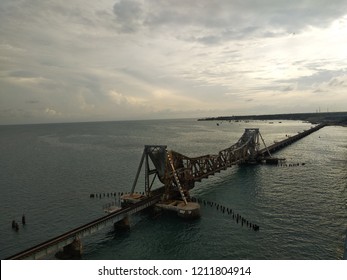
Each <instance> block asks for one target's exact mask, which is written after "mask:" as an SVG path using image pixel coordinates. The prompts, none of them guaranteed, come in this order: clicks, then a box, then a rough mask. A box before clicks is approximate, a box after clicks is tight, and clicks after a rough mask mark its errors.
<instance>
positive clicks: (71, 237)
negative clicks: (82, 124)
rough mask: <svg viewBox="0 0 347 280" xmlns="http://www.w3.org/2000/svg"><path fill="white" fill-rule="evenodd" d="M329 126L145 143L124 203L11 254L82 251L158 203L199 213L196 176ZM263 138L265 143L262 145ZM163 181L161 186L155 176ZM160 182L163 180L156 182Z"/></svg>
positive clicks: (253, 159)
mask: <svg viewBox="0 0 347 280" xmlns="http://www.w3.org/2000/svg"><path fill="white" fill-rule="evenodd" d="M322 127H324V124H321V125H317V126H315V127H312V128H311V129H309V130H306V131H304V132H301V133H298V134H297V135H294V136H292V137H288V138H286V139H284V140H283V141H280V142H278V143H275V144H273V145H271V146H269V147H266V145H265V142H264V139H263V138H262V135H261V134H260V131H259V129H258V128H247V129H245V131H244V133H243V135H242V136H241V137H240V139H239V140H238V141H237V142H236V143H235V144H233V145H232V146H230V147H228V148H226V149H224V150H221V151H219V152H218V153H217V154H215V155H203V156H199V157H188V156H185V155H183V154H180V153H178V152H175V151H170V150H167V146H164V145H146V146H145V147H144V150H143V153H142V157H141V160H140V164H139V167H138V170H137V173H136V176H135V180H134V182H133V185H132V188H131V191H130V193H129V194H127V195H123V196H122V197H121V201H122V207H121V208H119V209H114V210H112V211H110V212H109V213H108V214H107V215H105V216H103V217H101V218H99V219H96V220H94V221H91V222H90V223H87V224H85V225H82V226H80V227H77V228H75V229H72V230H71V231H69V232H66V233H64V234H62V235H59V236H57V237H55V238H52V239H50V240H48V241H45V242H43V243H41V244H38V245H36V246H34V247H32V248H29V249H27V250H24V251H22V252H19V253H17V254H15V255H13V256H10V257H9V258H7V259H39V258H43V257H44V256H46V255H49V254H52V253H54V252H57V251H59V250H61V249H63V250H66V251H69V250H70V249H71V250H70V251H72V252H73V254H75V253H76V252H77V255H79V254H80V253H81V238H83V237H85V236H88V235H90V234H92V233H94V232H96V231H98V230H100V229H102V228H104V227H105V226H108V225H110V224H119V223H123V224H124V223H126V220H127V218H128V217H129V215H132V214H134V213H137V212H140V211H142V210H144V209H146V208H148V207H152V206H154V205H156V206H157V207H158V208H162V209H165V210H171V211H176V212H177V213H178V215H179V216H183V217H186V218H187V217H188V218H191V217H197V216H199V215H200V205H199V203H197V202H196V201H195V200H194V199H192V198H191V197H190V194H189V190H191V189H192V188H194V187H195V182H200V181H201V180H202V179H204V178H208V177H209V176H211V175H214V174H215V173H216V172H220V171H221V170H225V169H227V168H229V167H231V166H233V165H236V164H243V163H252V164H255V163H258V162H261V161H263V160H266V159H269V158H272V156H271V153H273V152H276V151H278V150H279V149H281V148H284V147H286V146H288V145H290V144H292V143H293V142H295V141H298V140H299V139H301V138H303V137H305V136H307V135H309V134H311V133H313V132H315V131H317V130H318V129H320V128H322ZM260 141H262V142H263V144H264V146H265V148H263V149H260ZM143 167H144V174H145V186H144V190H145V191H144V192H143V193H144V194H143V195H139V194H138V193H137V192H135V190H136V187H137V185H138V184H137V182H138V178H139V176H140V173H141V170H142V168H143ZM158 181H159V187H155V184H154V183H155V182H158ZM156 185H158V184H156Z"/></svg>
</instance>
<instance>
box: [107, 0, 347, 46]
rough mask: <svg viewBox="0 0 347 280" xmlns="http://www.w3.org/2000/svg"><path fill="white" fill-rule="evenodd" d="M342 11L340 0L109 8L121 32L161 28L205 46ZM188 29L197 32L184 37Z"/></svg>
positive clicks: (128, 0) (126, 1)
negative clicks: (111, 9)
mask: <svg viewBox="0 0 347 280" xmlns="http://www.w3.org/2000/svg"><path fill="white" fill-rule="evenodd" d="M346 10H347V1H344V0H332V1H326V0H293V1H287V0H270V1H244V0H233V1H229V0H221V1H210V0H201V1H185V0H177V1H175V2H172V1H163V0H150V1H149V0H148V1H146V0H145V1H136V0H120V1H118V2H116V3H115V5H114V8H113V11H114V14H115V16H116V21H117V22H118V24H119V26H120V30H121V31H122V32H137V31H139V30H141V29H142V28H146V29H150V30H152V31H154V30H158V31H162V30H163V29H165V30H166V32H169V33H174V34H176V35H177V34H179V36H178V35H177V36H178V37H179V38H181V39H185V40H195V41H197V42H200V43H202V44H207V45H210V44H217V43H219V42H221V41H228V40H238V39H241V38H245V37H277V36H282V35H284V34H298V33H300V32H301V31H302V30H304V29H305V28H307V27H309V26H317V27H324V26H327V25H329V24H330V23H331V21H332V20H333V19H335V18H338V17H340V16H342V15H344V14H345V11H346ZM189 29H191V30H190V31H195V33H196V34H195V35H193V36H191V32H189V35H188V34H187V35H186V36H185V34H184V33H185V32H186V31H187V30H189ZM199 33H200V34H199Z"/></svg>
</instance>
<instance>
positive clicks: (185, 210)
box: [155, 200, 200, 219]
mask: <svg viewBox="0 0 347 280" xmlns="http://www.w3.org/2000/svg"><path fill="white" fill-rule="evenodd" d="M155 206H156V207H158V208H160V209H163V210H168V211H173V212H176V213H177V215H178V216H179V217H181V218H185V219H196V218H199V217H200V204H199V203H196V202H187V204H186V203H184V202H183V201H181V200H175V201H171V202H169V203H164V202H162V203H157V204H156V205H155Z"/></svg>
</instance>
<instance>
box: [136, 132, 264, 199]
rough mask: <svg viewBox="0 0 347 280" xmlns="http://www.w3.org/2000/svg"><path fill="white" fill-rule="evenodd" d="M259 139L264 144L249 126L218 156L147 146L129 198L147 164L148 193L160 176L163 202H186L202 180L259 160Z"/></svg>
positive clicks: (162, 146)
mask: <svg viewBox="0 0 347 280" xmlns="http://www.w3.org/2000/svg"><path fill="white" fill-rule="evenodd" d="M260 139H261V140H262V141H263V143H264V145H265V142H264V140H263V138H262V136H261V134H260V132H259V129H258V128H247V129H245V131H244V133H243V135H242V136H241V137H240V139H239V140H238V141H237V142H236V143H235V144H233V145H232V146H230V147H229V148H226V149H224V150H221V151H219V152H218V154H215V155H204V156H199V157H188V156H185V155H183V154H180V153H178V152H175V151H168V150H167V146H164V145H156V146H152V145H147V146H145V147H144V150H143V153H142V157H141V160H140V164H139V167H138V170H137V173H136V176H135V180H134V183H133V186H132V189H131V194H130V197H131V195H132V194H134V192H135V188H136V185H137V181H138V178H139V175H140V173H141V169H142V167H143V165H144V168H145V195H146V196H150V195H151V191H152V187H153V185H154V182H155V181H156V179H158V180H159V181H160V183H161V184H162V185H164V190H165V191H164V194H163V197H162V201H163V202H167V201H169V202H170V201H172V200H177V199H179V200H181V201H183V203H184V204H185V205H187V203H188V202H189V201H190V196H189V190H190V189H192V188H194V186H195V182H200V181H201V180H202V179H204V178H208V177H209V176H211V175H214V174H215V173H216V172H220V171H221V170H225V169H227V168H228V167H231V166H232V165H235V164H241V163H247V162H256V161H257V160H258V152H259V147H260ZM265 147H266V145H265ZM269 154H270V152H269Z"/></svg>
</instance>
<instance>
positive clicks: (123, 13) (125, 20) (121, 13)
mask: <svg viewBox="0 0 347 280" xmlns="http://www.w3.org/2000/svg"><path fill="white" fill-rule="evenodd" d="M113 13H114V15H115V16H116V20H117V22H118V24H119V27H120V30H121V31H122V32H125V33H133V32H136V31H137V30H138V29H139V28H140V26H141V21H142V20H141V18H142V14H143V10H142V6H141V3H140V2H138V1H135V0H120V1H119V2H117V3H115V4H114V6H113Z"/></svg>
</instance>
